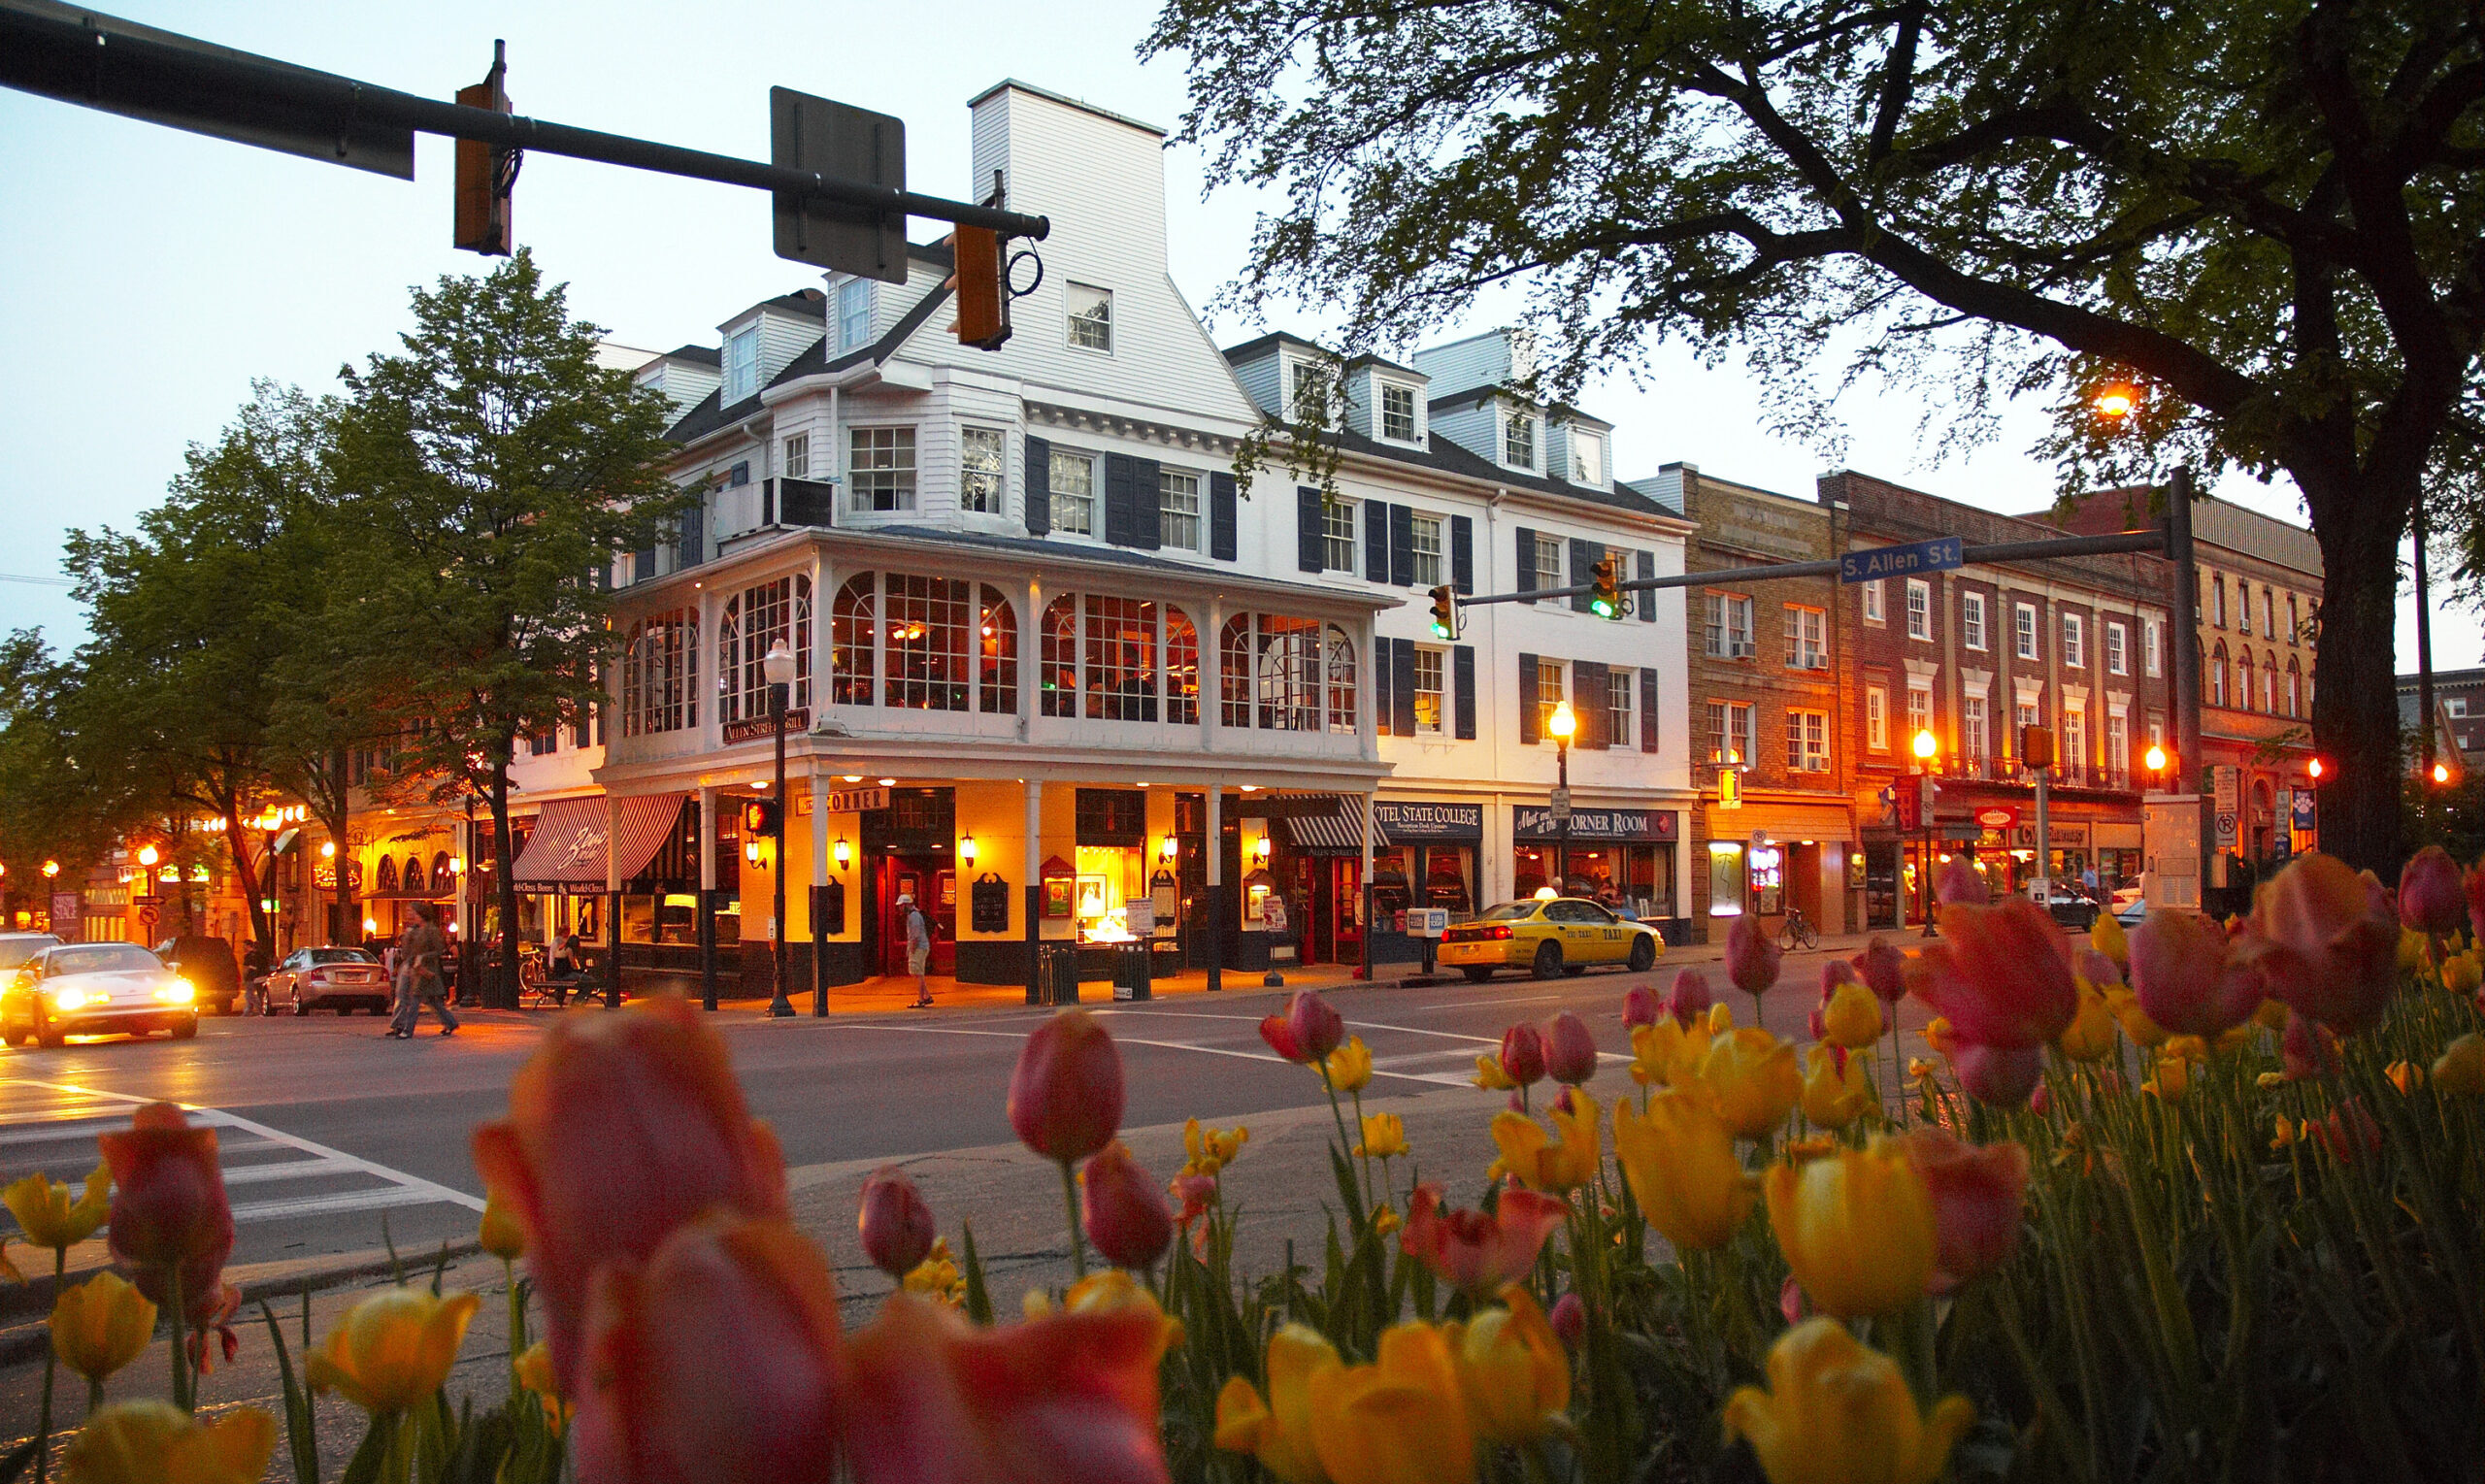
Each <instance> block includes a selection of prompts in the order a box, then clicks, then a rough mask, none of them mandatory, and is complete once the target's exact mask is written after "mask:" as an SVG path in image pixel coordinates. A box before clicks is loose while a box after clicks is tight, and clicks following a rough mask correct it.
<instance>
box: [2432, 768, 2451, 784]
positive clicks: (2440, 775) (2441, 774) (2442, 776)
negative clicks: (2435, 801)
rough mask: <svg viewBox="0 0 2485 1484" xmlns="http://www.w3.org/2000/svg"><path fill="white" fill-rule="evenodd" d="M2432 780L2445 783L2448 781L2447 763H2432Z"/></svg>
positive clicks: (2448, 769)
mask: <svg viewBox="0 0 2485 1484" xmlns="http://www.w3.org/2000/svg"><path fill="white" fill-rule="evenodd" d="M2434 781H2435V782H2436V783H2447V782H2449V781H2450V765H2449V764H2448V763H2435V765H2434Z"/></svg>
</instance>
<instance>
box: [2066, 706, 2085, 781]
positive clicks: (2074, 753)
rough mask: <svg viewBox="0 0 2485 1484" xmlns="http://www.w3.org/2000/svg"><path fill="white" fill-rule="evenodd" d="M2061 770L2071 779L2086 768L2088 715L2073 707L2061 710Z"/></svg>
mask: <svg viewBox="0 0 2485 1484" xmlns="http://www.w3.org/2000/svg"><path fill="white" fill-rule="evenodd" d="M2061 768H2062V771H2063V772H2065V773H2068V774H2070V775H2071V776H2073V777H2077V776H2078V775H2080V774H2082V773H2084V772H2086V771H2087V768H2088V713H2087V712H2086V711H2084V710H2081V709H2079V708H2078V707H2075V706H2068V707H2065V708H2063V712H2062V763H2061Z"/></svg>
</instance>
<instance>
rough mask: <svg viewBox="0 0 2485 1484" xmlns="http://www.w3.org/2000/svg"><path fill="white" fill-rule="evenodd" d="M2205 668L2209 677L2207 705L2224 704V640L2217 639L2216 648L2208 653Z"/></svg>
mask: <svg viewBox="0 0 2485 1484" xmlns="http://www.w3.org/2000/svg"><path fill="white" fill-rule="evenodd" d="M2205 668H2206V669H2207V671H2208V678H2209V705H2211V706H2224V705H2226V641H2224V640H2219V641H2218V645H2217V648H2216V650H2215V651H2214V652H2212V653H2211V654H2210V655H2209V663H2208V665H2207V666H2206V667H2205Z"/></svg>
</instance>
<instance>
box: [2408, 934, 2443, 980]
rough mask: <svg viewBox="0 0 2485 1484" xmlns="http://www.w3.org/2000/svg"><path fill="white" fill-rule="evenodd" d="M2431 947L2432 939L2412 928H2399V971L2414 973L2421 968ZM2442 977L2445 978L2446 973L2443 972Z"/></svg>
mask: <svg viewBox="0 0 2485 1484" xmlns="http://www.w3.org/2000/svg"><path fill="white" fill-rule="evenodd" d="M2432 947H2433V944H2432V941H2431V940H2428V939H2427V938H2426V937H2425V935H2424V934H2422V933H2419V932H2417V931H2416V930H2415V929H2414V928H2401V929H2400V930H2399V972H2400V973H2416V972H2417V971H2419V970H2421V969H2423V968H2424V967H2425V960H2426V958H2427V957H2428V956H2429V954H2430V951H2431V949H2432ZM2444 977H2445V978H2447V977H2448V975H2447V974H2445V975H2444Z"/></svg>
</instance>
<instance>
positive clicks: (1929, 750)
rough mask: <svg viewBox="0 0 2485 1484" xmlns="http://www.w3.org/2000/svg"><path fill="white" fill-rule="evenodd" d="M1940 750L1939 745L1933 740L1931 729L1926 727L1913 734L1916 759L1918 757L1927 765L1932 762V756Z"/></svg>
mask: <svg viewBox="0 0 2485 1484" xmlns="http://www.w3.org/2000/svg"><path fill="white" fill-rule="evenodd" d="M1940 750H1941V743H1940V742H1938V741H1936V740H1935V739H1934V736H1933V729H1932V728H1931V727H1926V728H1925V729H1924V730H1922V731H1920V732H1918V733H1916V734H1915V755H1916V756H1917V757H1920V758H1922V759H1924V760H1925V761H1926V762H1928V763H1929V762H1931V761H1933V754H1935V753H1936V752H1938V751H1940Z"/></svg>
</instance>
